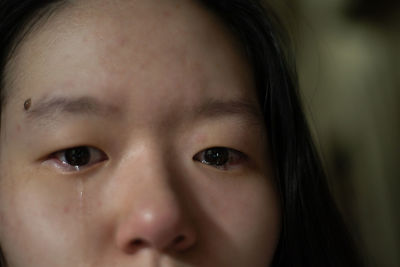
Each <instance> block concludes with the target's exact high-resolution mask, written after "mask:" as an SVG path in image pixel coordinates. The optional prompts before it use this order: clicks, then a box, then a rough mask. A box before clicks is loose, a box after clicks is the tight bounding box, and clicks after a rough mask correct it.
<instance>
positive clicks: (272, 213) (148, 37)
mask: <svg viewBox="0 0 400 267" xmlns="http://www.w3.org/2000/svg"><path fill="white" fill-rule="evenodd" d="M241 51H242V47H240V45H239V43H238V42H237V41H236V40H235V39H234V37H233V36H232V35H231V34H230V33H229V31H228V30H227V29H225V28H224V26H223V24H222V23H221V22H220V21H219V20H218V19H217V18H216V17H215V16H213V15H212V14H211V13H210V12H209V11H207V10H205V9H204V8H203V7H202V6H200V5H199V4H198V3H197V2H194V1H186V0H169V1H166V0H146V1H103V0H101V1H100V0H96V1H75V2H74V3H73V4H67V5H65V6H64V7H63V8H61V9H59V10H57V11H55V12H54V13H53V15H52V16H51V17H50V18H49V19H48V20H46V21H45V22H40V23H39V24H38V27H37V28H36V29H35V30H34V31H32V32H31V33H30V34H29V35H28V36H27V37H26V39H25V40H24V42H23V43H22V44H21V45H20V46H19V48H18V49H17V51H16V54H15V55H14V57H13V60H12V63H11V64H10V65H9V66H8V68H7V81H6V83H7V86H8V87H7V89H8V90H9V97H8V99H7V104H6V105H5V107H3V112H2V117H1V122H2V123H1V146H0V170H1V177H0V243H1V247H2V250H3V252H4V254H5V257H6V259H7V260H8V262H9V265H10V266H11V267H17V266H18V267H19V266H31V267H35V266H41V267H43V266H85V267H86V266H100V267H101V266H141V267H142V266H161V267H169V266H204V267H221V266H227V267H228V266H229V267H235V266H237V267H243V266H252V267H258V266H259V267H265V266H268V265H269V263H270V262H271V260H272V257H273V254H274V251H275V249H276V246H277V242H278V239H279V231H280V209H279V202H278V196H277V193H276V189H275V185H274V182H273V180H274V177H273V173H272V171H271V169H272V168H271V163H270V159H269V156H268V147H267V139H266V130H265V128H264V126H263V123H262V117H261V115H260V114H261V113H260V110H259V107H258V105H257V101H256V96H255V89H254V82H253V77H252V73H251V71H250V70H251V68H250V66H249V64H248V62H247V61H246V59H245V56H244V55H243V54H242V52H241ZM29 98H31V105H30V107H29V108H27V110H25V108H24V102H25V101H26V100H27V99H29ZM60 99H62V100H60ZM50 102H51V103H52V104H49V103H50ZM46 103H47V104H46ZM223 103H228V104H229V105H228V106H226V105H224V104H223ZM235 103H239V104H235ZM244 103H246V104H244ZM226 107H228V108H226ZM232 107H234V108H232ZM78 146H89V147H91V150H90V151H91V153H92V154H91V161H90V163H89V164H87V165H85V166H81V167H80V168H74V167H73V166H68V165H67V164H65V162H64V163H63V162H62V160H63V158H62V156H63V155H65V154H63V153H64V151H63V150H64V149H67V148H72V147H78ZM212 147H226V148H229V149H234V150H230V155H231V158H230V160H229V161H228V162H227V163H226V164H225V165H224V166H215V165H209V164H207V163H205V162H202V161H201V160H202V158H201V157H202V155H204V154H202V153H203V152H204V151H205V150H206V149H209V148H212ZM236 151H240V152H241V153H243V154H244V155H245V156H244V157H240V156H239V155H241V154H240V153H238V152H236ZM55 152H59V153H56V154H54V153H55Z"/></svg>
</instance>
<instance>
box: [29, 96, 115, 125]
mask: <svg viewBox="0 0 400 267" xmlns="http://www.w3.org/2000/svg"><path fill="white" fill-rule="evenodd" d="M119 112H120V109H119V108H118V107H117V106H113V105H108V104H105V103H103V102H100V101H99V100H98V99H96V98H94V97H90V96H83V97H76V98H68V97H63V96H56V97H51V98H44V99H42V100H40V101H39V102H38V103H36V104H33V105H32V108H31V109H29V110H27V111H26V113H27V115H28V117H29V118H30V119H39V120H40V119H49V118H51V117H52V116H55V115H57V113H70V114H79V115H82V114H87V115H95V116H110V115H112V114H115V113H119Z"/></svg>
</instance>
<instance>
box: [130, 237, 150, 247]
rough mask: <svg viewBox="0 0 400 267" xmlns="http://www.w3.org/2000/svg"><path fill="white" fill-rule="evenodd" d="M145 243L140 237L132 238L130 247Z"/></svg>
mask: <svg viewBox="0 0 400 267" xmlns="http://www.w3.org/2000/svg"><path fill="white" fill-rule="evenodd" d="M145 245H146V242H145V241H143V240H142V239H138V238H137V239H134V240H132V241H131V242H130V247H131V248H138V247H143V246H145Z"/></svg>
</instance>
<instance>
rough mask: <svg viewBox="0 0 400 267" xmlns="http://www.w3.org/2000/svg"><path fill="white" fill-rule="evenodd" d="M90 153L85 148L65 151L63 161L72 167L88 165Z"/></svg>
mask: <svg viewBox="0 0 400 267" xmlns="http://www.w3.org/2000/svg"><path fill="white" fill-rule="evenodd" d="M89 160H90V152H89V148H87V147H75V148H71V149H68V150H66V151H65V161H66V162H67V163H68V164H69V165H72V166H82V165H86V164H88V163H89Z"/></svg>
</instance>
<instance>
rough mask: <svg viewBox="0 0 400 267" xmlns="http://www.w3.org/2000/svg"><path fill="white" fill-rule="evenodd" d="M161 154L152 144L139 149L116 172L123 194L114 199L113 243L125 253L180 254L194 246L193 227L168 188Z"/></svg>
mask: <svg viewBox="0 0 400 267" xmlns="http://www.w3.org/2000/svg"><path fill="white" fill-rule="evenodd" d="M164 153H165V152H163V150H162V149H161V148H157V147H156V146H155V145H150V146H143V147H142V148H141V149H140V150H139V151H138V153H135V154H134V155H132V156H130V157H128V158H127V159H125V160H124V161H123V162H122V163H121V164H120V165H119V168H118V170H117V172H116V175H117V176H119V177H118V180H119V186H118V187H119V188H120V190H121V192H123V193H122V194H120V195H118V196H117V197H119V198H120V200H119V201H118V203H119V205H120V207H118V209H119V211H120V214H119V216H118V217H119V220H118V222H116V244H117V246H118V247H119V248H120V249H121V250H123V251H124V252H126V253H134V252H136V251H138V250H140V249H143V248H153V249H157V250H174V251H181V250H186V249H188V248H189V247H191V246H192V245H193V244H194V243H195V240H196V233H195V230H194V227H193V225H192V224H191V221H190V216H189V215H188V214H187V212H186V210H185V209H184V208H185V207H184V206H183V205H182V199H180V194H179V192H178V191H177V190H176V189H175V188H173V186H172V183H171V181H172V179H173V178H174V174H173V173H171V171H170V170H171V168H168V166H166V164H168V159H167V158H166V157H167V156H166V155H165V154H164ZM172 169H175V168H172Z"/></svg>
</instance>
